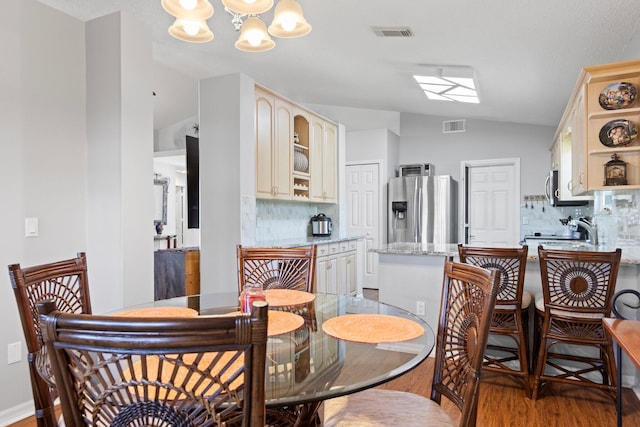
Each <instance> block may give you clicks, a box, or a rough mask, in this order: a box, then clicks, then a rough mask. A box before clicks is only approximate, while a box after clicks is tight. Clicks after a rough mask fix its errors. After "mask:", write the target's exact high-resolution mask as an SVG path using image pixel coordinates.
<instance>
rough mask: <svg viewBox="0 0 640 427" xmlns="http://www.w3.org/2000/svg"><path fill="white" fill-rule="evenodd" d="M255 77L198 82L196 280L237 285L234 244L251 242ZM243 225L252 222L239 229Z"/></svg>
mask: <svg viewBox="0 0 640 427" xmlns="http://www.w3.org/2000/svg"><path fill="white" fill-rule="evenodd" d="M254 86H255V82H254V81H253V80H252V79H251V78H249V77H247V76H245V75H243V74H232V75H226V76H220V77H214V78H210V79H206V80H202V81H201V82H200V145H199V148H200V236H201V244H200V283H201V290H202V292H203V293H204V292H221V291H227V292H228V291H233V290H236V289H237V288H238V284H237V281H238V278H237V267H236V250H235V245H237V244H240V243H241V244H250V243H255V223H256V203H255V170H256V163H255V149H254V146H255V135H254V130H253V128H254V116H255V90H254ZM242 224H253V226H252V227H250V228H243V227H242Z"/></svg>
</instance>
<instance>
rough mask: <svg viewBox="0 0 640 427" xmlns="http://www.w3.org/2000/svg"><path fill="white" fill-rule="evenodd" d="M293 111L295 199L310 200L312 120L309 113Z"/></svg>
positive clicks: (295, 109)
mask: <svg viewBox="0 0 640 427" xmlns="http://www.w3.org/2000/svg"><path fill="white" fill-rule="evenodd" d="M293 111H294V116H293V198H294V199H295V200H309V186H310V184H309V179H310V176H311V174H310V173H309V170H310V165H309V157H310V151H309V147H310V146H311V120H310V118H309V114H308V113H307V112H305V111H302V110H301V109H299V108H294V110H293Z"/></svg>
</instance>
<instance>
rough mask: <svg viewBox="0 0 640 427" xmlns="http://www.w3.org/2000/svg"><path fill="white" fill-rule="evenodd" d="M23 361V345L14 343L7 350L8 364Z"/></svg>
mask: <svg viewBox="0 0 640 427" xmlns="http://www.w3.org/2000/svg"><path fill="white" fill-rule="evenodd" d="M21 360H22V344H21V343H20V342H14V343H11V344H9V347H8V348H7V364H8V365H11V364H12V363H18V362H20V361H21Z"/></svg>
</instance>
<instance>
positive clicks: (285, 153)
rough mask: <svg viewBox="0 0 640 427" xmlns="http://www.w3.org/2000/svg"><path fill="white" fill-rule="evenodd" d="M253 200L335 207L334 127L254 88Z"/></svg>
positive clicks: (336, 177)
mask: <svg viewBox="0 0 640 427" xmlns="http://www.w3.org/2000/svg"><path fill="white" fill-rule="evenodd" d="M255 94H256V116H255V117H256V119H255V120H256V121H255V132H256V197H257V198H261V199H283V200H296V201H303V202H309V201H313V202H326V203H336V202H337V181H338V170H337V147H338V138H337V136H338V135H337V126H336V125H335V124H334V123H331V122H329V121H327V120H324V119H322V118H321V117H319V116H317V115H314V114H313V113H311V112H309V111H308V110H306V109H304V108H303V107H300V106H298V105H296V104H294V103H292V102H290V101H288V100H286V99H284V98H282V97H280V96H278V95H277V94H275V93H273V92H270V91H269V90H267V89H265V88H262V87H260V86H256V89H255Z"/></svg>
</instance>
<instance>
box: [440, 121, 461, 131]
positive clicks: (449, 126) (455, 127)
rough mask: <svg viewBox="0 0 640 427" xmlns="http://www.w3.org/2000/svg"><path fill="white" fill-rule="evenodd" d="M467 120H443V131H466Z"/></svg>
mask: <svg viewBox="0 0 640 427" xmlns="http://www.w3.org/2000/svg"><path fill="white" fill-rule="evenodd" d="M465 131H466V130H465V120H445V121H444V122H442V133H456V132H465Z"/></svg>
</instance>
